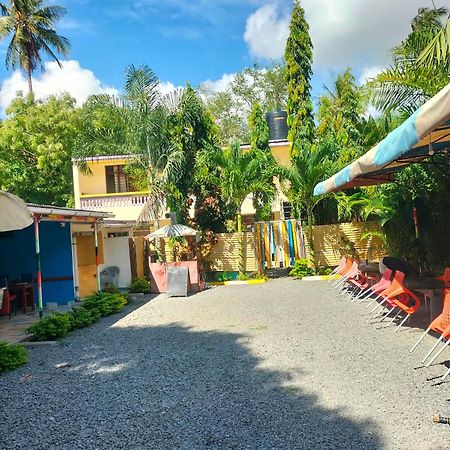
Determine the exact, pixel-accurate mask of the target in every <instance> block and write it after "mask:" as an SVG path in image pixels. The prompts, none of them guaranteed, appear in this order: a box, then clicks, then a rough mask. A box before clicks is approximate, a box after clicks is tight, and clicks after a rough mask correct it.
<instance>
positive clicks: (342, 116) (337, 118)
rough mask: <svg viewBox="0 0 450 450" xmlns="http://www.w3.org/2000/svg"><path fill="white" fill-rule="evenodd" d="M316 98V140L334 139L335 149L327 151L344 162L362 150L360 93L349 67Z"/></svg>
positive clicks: (341, 163)
mask: <svg viewBox="0 0 450 450" xmlns="http://www.w3.org/2000/svg"><path fill="white" fill-rule="evenodd" d="M326 89H327V93H326V94H325V95H322V96H321V97H320V99H319V111H318V114H317V119H318V127H317V134H318V138H319V141H320V142H326V141H328V140H334V141H335V143H336V146H337V147H336V148H337V149H338V153H337V154H336V155H330V157H332V158H333V157H334V159H337V160H338V165H339V166H345V165H347V164H349V163H350V162H351V161H353V160H354V159H355V158H356V157H358V156H359V155H360V154H361V153H362V150H363V146H362V134H361V116H362V113H363V104H362V96H361V93H360V90H359V88H358V87H357V86H356V82H355V77H354V76H353V75H352V73H351V71H350V69H349V68H347V69H346V70H345V71H344V73H343V74H340V75H338V77H337V78H336V81H335V82H334V86H333V88H332V89H328V88H326Z"/></svg>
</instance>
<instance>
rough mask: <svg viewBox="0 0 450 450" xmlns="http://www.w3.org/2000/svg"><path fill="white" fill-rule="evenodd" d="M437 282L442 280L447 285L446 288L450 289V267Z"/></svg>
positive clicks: (437, 278)
mask: <svg viewBox="0 0 450 450" xmlns="http://www.w3.org/2000/svg"><path fill="white" fill-rule="evenodd" d="M436 280H441V281H443V282H444V283H445V287H450V267H446V268H445V270H444V273H443V274H442V275H441V276H440V277H436Z"/></svg>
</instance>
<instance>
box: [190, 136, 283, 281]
mask: <svg viewBox="0 0 450 450" xmlns="http://www.w3.org/2000/svg"><path fill="white" fill-rule="evenodd" d="M271 156H272V155H271V154H267V152H264V151H261V150H259V149H256V148H255V149H252V150H250V151H244V150H242V149H241V147H240V146H239V144H234V145H232V146H230V147H229V148H226V149H225V150H222V149H220V148H212V149H210V150H205V151H203V152H201V153H200V154H199V156H198V158H197V166H196V169H197V171H198V177H199V179H201V178H203V180H204V181H206V182H208V183H211V184H213V185H215V186H218V187H219V191H220V193H221V195H222V197H223V198H224V199H225V200H226V201H227V203H228V206H229V207H230V210H231V211H232V212H233V213H234V215H235V217H236V225H237V231H238V232H239V233H241V239H240V249H239V253H240V267H239V271H240V272H241V273H242V272H243V271H244V261H243V235H242V231H243V230H242V218H241V214H240V212H241V208H242V204H243V203H244V200H245V199H246V198H247V197H248V196H249V195H253V196H258V198H259V199H263V201H264V202H265V203H266V202H267V203H270V202H271V200H273V198H274V197H275V194H276V187H275V183H274V177H276V176H279V175H280V174H281V172H282V169H281V168H280V167H279V166H278V165H277V164H276V161H275V160H274V159H272V158H271Z"/></svg>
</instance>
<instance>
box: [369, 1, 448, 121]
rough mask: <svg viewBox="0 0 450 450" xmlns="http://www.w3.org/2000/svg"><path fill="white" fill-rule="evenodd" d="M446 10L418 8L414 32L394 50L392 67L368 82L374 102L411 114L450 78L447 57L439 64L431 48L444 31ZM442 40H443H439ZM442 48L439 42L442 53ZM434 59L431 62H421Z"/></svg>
mask: <svg viewBox="0 0 450 450" xmlns="http://www.w3.org/2000/svg"><path fill="white" fill-rule="evenodd" d="M447 13H448V11H447V10H446V9H445V8H438V9H429V8H421V9H419V12H418V14H417V16H416V17H415V18H414V19H413V20H412V22H411V28H412V30H411V33H410V34H409V35H408V36H407V37H406V39H405V40H404V41H403V42H402V43H401V44H400V45H399V46H397V47H395V48H394V49H393V57H394V61H393V64H392V66H391V67H388V68H387V69H385V70H384V71H383V72H382V73H381V74H379V75H378V76H377V77H375V78H374V79H373V80H372V81H370V82H369V83H368V86H367V87H368V89H369V91H370V92H371V94H372V101H373V103H374V105H375V106H376V107H377V108H378V109H380V110H382V111H389V110H396V111H400V112H403V113H406V114H407V115H410V114H412V113H413V112H414V111H415V110H417V108H418V107H420V106H421V105H422V104H423V103H425V102H426V101H427V100H428V99H429V98H431V97H432V96H433V95H435V94H436V93H437V92H439V91H440V90H441V89H442V88H443V87H444V86H445V85H446V84H447V83H448V82H449V81H450V77H449V71H448V67H449V65H448V59H447V63H444V62H442V59H440V60H439V59H438V60H437V61H440V62H441V63H440V64H436V62H437V61H436V60H435V58H434V55H435V54H434V53H433V52H432V51H431V50H430V48H431V47H430V45H431V46H433V45H434V44H433V42H434V41H433V36H438V35H439V36H441V35H442V33H443V32H444V31H443V30H444V29H443V26H442V18H443V17H444V16H445V15H446V14H447ZM449 30H450V28H449ZM439 39H440V38H439ZM444 40H445V39H444ZM439 42H443V41H442V40H441V39H440V40H439ZM436 45H437V44H436ZM436 48H437V47H436ZM427 49H428V50H427ZM443 50H444V48H443V47H442V46H440V45H439V51H440V52H441V56H442V51H443ZM446 51H448V49H447V50H446ZM424 55H425V56H426V57H425V56H424ZM430 58H431V59H430ZM431 60H432V63H429V64H423V63H422V64H420V63H418V61H419V62H420V61H431Z"/></svg>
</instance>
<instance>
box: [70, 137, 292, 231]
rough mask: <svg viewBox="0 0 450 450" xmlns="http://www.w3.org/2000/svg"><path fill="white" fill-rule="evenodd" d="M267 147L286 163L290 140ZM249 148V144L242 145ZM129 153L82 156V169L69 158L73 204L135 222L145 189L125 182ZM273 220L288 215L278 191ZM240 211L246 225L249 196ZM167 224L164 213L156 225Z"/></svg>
mask: <svg viewBox="0 0 450 450" xmlns="http://www.w3.org/2000/svg"><path fill="white" fill-rule="evenodd" d="M269 145H270V148H271V150H272V153H273V156H274V158H275V159H276V160H277V162H278V163H279V164H280V165H282V166H285V167H288V166H289V164H290V156H289V155H290V143H289V142H288V141H287V140H278V141H271V142H270V144H269ZM242 148H243V149H249V148H250V146H249V145H243V146H242ZM131 158H132V157H131V156H127V155H115V156H95V157H91V158H86V159H85V160H84V162H85V163H86V169H87V170H85V171H82V170H81V169H80V167H79V166H78V165H77V164H76V161H73V184H74V196H75V207H76V208H79V209H87V210H93V211H105V212H110V213H112V214H114V220H119V221H135V220H137V218H138V217H139V214H140V212H141V210H142V208H143V206H144V205H145V202H146V200H147V195H148V191H136V190H135V189H134V188H133V186H132V185H131V183H130V182H129V180H128V178H127V175H126V173H125V171H124V166H126V165H127V164H128V163H129V162H130V160H131ZM272 212H273V216H274V219H275V220H278V219H280V218H290V215H289V214H290V205H289V204H288V202H287V198H286V197H285V196H284V195H283V194H282V192H281V190H279V194H278V195H277V197H276V198H275V200H274V202H273V204H272ZM241 214H242V216H243V218H244V221H245V223H246V224H247V225H250V224H251V223H252V222H253V216H254V215H255V209H254V208H253V204H252V198H251V196H249V197H248V198H247V199H245V201H244V203H243V205H242V209H241ZM167 223H169V221H168V220H165V217H164V214H163V215H162V217H161V220H160V221H159V223H158V225H159V226H163V225H166V224H167Z"/></svg>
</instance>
